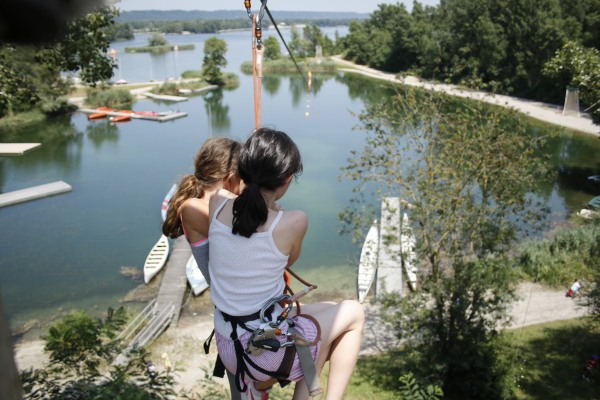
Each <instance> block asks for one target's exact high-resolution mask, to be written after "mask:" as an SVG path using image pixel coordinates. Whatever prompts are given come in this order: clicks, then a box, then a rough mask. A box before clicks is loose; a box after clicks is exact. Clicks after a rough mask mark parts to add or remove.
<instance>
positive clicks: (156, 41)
mask: <svg viewBox="0 0 600 400" xmlns="http://www.w3.org/2000/svg"><path fill="white" fill-rule="evenodd" d="M148 44H149V45H150V46H166V45H168V44H169V41H168V40H167V39H165V37H164V36H163V35H160V34H158V33H155V34H154V35H152V36H150V37H149V38H148Z"/></svg>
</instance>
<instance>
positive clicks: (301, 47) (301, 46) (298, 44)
mask: <svg viewBox="0 0 600 400" xmlns="http://www.w3.org/2000/svg"><path fill="white" fill-rule="evenodd" d="M307 47H308V43H307V42H306V40H305V39H302V37H301V36H300V33H299V32H298V28H296V27H295V26H292V40H291V42H290V44H289V48H290V51H291V52H292V54H293V55H294V57H296V58H305V57H306V49H307Z"/></svg>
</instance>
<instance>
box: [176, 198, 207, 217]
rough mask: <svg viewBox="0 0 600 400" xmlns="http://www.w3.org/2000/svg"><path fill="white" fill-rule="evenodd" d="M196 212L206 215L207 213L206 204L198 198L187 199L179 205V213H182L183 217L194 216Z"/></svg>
mask: <svg viewBox="0 0 600 400" xmlns="http://www.w3.org/2000/svg"><path fill="white" fill-rule="evenodd" d="M198 213H200V214H202V215H204V216H207V215H208V205H207V204H206V203H205V202H203V201H201V200H198V199H187V200H186V201H184V202H183V204H182V205H181V214H183V218H187V217H190V218H195V217H197V215H198Z"/></svg>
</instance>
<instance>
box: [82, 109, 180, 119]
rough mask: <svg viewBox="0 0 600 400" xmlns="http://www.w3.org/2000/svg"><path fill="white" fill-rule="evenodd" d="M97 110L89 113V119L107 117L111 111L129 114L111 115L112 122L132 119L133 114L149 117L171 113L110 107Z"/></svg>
mask: <svg viewBox="0 0 600 400" xmlns="http://www.w3.org/2000/svg"><path fill="white" fill-rule="evenodd" d="M96 110H97V111H98V112H97V113H94V114H90V115H88V119H89V120H98V119H104V118H107V117H108V113H109V112H117V113H121V114H128V115H116V116H114V117H110V120H111V121H112V122H126V121H131V116H132V115H143V116H147V117H160V116H161V115H166V114H168V113H169V112H164V113H157V112H154V111H137V112H133V111H131V110H116V109H114V108H108V107H97V108H96Z"/></svg>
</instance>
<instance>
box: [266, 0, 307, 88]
mask: <svg viewBox="0 0 600 400" xmlns="http://www.w3.org/2000/svg"><path fill="white" fill-rule="evenodd" d="M265 3H266V1H265ZM265 11H266V12H267V15H268V16H269V19H270V20H271V23H273V26H274V27H275V30H276V31H277V33H278V34H279V37H280V38H281V41H282V42H283V45H284V46H285V48H286V49H287V51H288V53H289V54H290V57H291V58H292V61H293V62H294V65H296V69H297V70H298V73H299V74H300V76H301V77H302V79H303V80H304V83H305V84H307V85H308V82H307V81H306V78H305V77H304V75H303V74H302V71H301V70H300V67H299V66H298V63H297V62H296V59H295V58H294V54H293V53H292V52H291V51H290V48H289V47H288V45H287V43H286V42H285V39H284V38H283V36H282V35H281V32H279V28H278V27H277V23H276V22H275V19H274V18H273V16H272V15H271V11H269V7H267V6H266V5H265Z"/></svg>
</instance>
